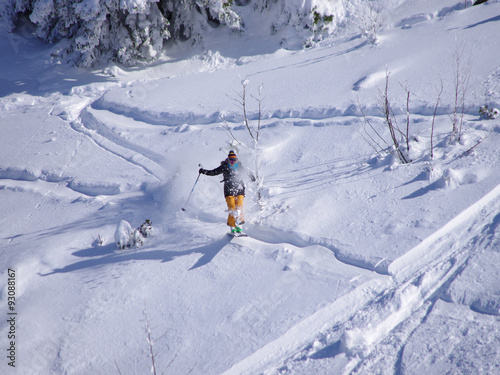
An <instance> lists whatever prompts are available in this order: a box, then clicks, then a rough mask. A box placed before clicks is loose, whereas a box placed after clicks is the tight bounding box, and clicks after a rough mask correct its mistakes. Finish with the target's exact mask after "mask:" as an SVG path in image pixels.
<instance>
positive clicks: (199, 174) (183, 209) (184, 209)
mask: <svg viewBox="0 0 500 375" xmlns="http://www.w3.org/2000/svg"><path fill="white" fill-rule="evenodd" d="M198 167H200V168H203V167H202V166H201V164H198ZM200 176H201V173H199V172H198V178H196V181H195V182H194V185H193V188H192V189H191V193H189V197H188V199H187V200H186V203H185V204H184V207H183V208H181V210H182V211H186V208H185V207H186V206H187V204H188V202H189V199H190V198H191V194H193V190H194V188H195V187H196V184H197V183H198V180H199V179H200Z"/></svg>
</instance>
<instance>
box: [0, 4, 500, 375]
mask: <svg viewBox="0 0 500 375" xmlns="http://www.w3.org/2000/svg"><path fill="white" fill-rule="evenodd" d="M396 3H398V4H399V6H397V7H394V8H392V9H391V11H390V12H389V11H388V12H385V13H384V17H385V23H384V28H383V29H382V30H381V31H380V32H379V37H378V41H377V43H376V44H372V43H370V42H367V41H366V40H364V39H363V38H361V37H360V36H359V35H358V31H356V30H354V29H349V30H348V29H346V30H343V32H342V33H341V34H342V37H339V38H335V37H332V38H330V39H329V40H325V41H323V42H322V43H320V44H319V45H317V46H315V47H314V48H310V49H305V50H286V49H283V48H280V46H279V40H280V35H275V36H273V37H268V38H267V39H266V40H265V41H261V39H262V38H263V36H262V35H253V34H249V35H246V34H242V35H240V36H238V37H235V36H234V35H233V36H229V35H228V34H227V33H225V32H224V31H221V30H218V31H214V32H213V35H211V37H210V38H208V39H207V41H206V44H205V45H204V47H203V48H202V47H200V46H198V47H196V46H195V47H194V48H195V50H194V52H186V50H185V49H184V48H186V46H182V45H180V46H176V47H175V48H174V49H172V50H171V52H169V53H168V54H166V55H165V56H163V57H162V59H161V60H160V61H159V62H158V63H156V64H153V65H151V66H141V67H137V68H134V69H124V68H120V67H118V66H113V65H110V66H108V67H106V68H104V69H102V70H101V69H100V70H96V71H92V72H85V71H75V70H71V69H69V68H67V67H65V66H63V65H61V64H54V63H50V62H49V54H50V46H46V45H43V44H40V43H39V42H38V41H36V40H35V39H33V38H32V37H31V36H30V31H29V26H28V25H26V26H25V27H23V28H21V29H19V30H17V32H16V33H14V34H6V33H5V32H2V35H3V37H2V38H0V46H1V49H2V51H3V52H2V55H1V56H0V66H1V70H0V83H1V85H0V108H1V114H0V118H1V124H2V125H1V126H2V132H1V134H2V136H1V138H0V142H1V147H0V210H1V213H2V215H1V217H0V228H1V229H0V238H1V239H2V245H1V253H0V254H1V255H0V264H1V268H0V273H1V276H0V285H1V289H2V298H1V300H0V315H1V317H2V323H0V328H1V329H0V343H1V348H2V349H3V350H4V354H5V353H6V352H8V350H7V349H9V346H10V345H11V344H10V341H11V340H10V339H8V335H9V333H12V332H13V333H15V340H14V341H15V345H14V347H15V365H16V367H15V368H12V367H10V366H9V365H8V363H9V361H10V360H9V359H8V358H6V356H4V359H3V360H2V363H1V364H0V366H2V367H1V368H2V373H6V374H11V373H12V374H89V373H92V374H120V373H121V374H145V373H149V372H150V370H151V367H152V359H151V356H150V353H151V351H150V349H151V347H152V351H153V353H154V363H155V367H156V371H157V372H158V373H166V374H188V373H190V374H222V373H225V374H259V373H266V374H277V373H286V374H340V373H345V374H347V373H359V374H375V373H376V374H421V373H423V372H426V373H429V374H441V373H453V374H455V373H467V374H472V373H477V374H496V373H499V372H500V345H499V342H500V321H499V315H500V286H499V285H498V279H499V278H500V271H499V270H498V264H500V255H499V249H500V237H499V233H500V232H499V223H500V165H499V161H500V148H499V146H498V145H499V142H500V120H499V119H493V120H486V119H481V118H480V117H479V114H478V110H479V107H480V106H481V105H484V104H488V105H489V106H490V107H493V108H494V107H500V65H499V63H498V62H499V61H500V49H499V48H498V43H497V39H498V38H497V37H496V35H497V34H498V30H499V29H500V26H499V25H500V23H499V22H500V17H499V15H500V2H499V1H494V0H490V1H489V2H488V3H486V4H483V5H481V6H477V7H470V6H469V7H468V8H467V9H463V8H464V2H463V1H458V0H443V1H440V2H436V1H431V0H425V1H419V2H417V3H418V4H415V3H416V2H414V1H411V0H409V1H399V2H391V4H392V5H393V6H394V4H396ZM437 3H439V4H437ZM469 3H470V2H469ZM380 4H384V2H383V1H380ZM469 5H470V4H469ZM259 46H260V47H259ZM191 51H193V50H191ZM457 51H465V52H464V54H463V55H462V58H461V60H460V62H461V63H463V66H465V67H470V72H469V73H467V71H466V70H461V71H460V74H461V76H462V77H463V76H466V77H467V78H469V82H468V91H467V103H466V108H467V111H466V113H465V116H464V119H465V123H464V128H463V129H464V134H463V137H462V140H461V142H455V143H450V142H449V135H450V130H451V117H452V112H453V103H454V94H455V92H454V89H453V75H454V72H455V71H456V70H455V68H454V64H455V63H456V62H457V60H456V58H455V57H454V54H455V53H456V52H457ZM469 58H470V65H469V66H467V64H466V62H467V61H468V59H469ZM386 72H389V73H390V78H389V99H390V101H391V104H392V106H393V109H394V110H395V114H396V118H397V121H398V123H399V124H400V126H401V128H404V127H406V123H405V121H406V92H405V90H404V89H403V88H402V86H406V87H407V88H408V89H409V90H410V93H411V96H410V121H411V127H410V129H411V130H410V131H411V135H412V144H411V151H410V155H411V157H412V159H413V162H412V163H410V164H406V165H402V164H400V163H399V162H398V160H397V157H395V156H394V155H390V154H388V153H386V152H379V153H376V152H375V151H374V149H373V148H372V146H371V145H370V143H371V142H370V141H369V139H368V138H367V131H368V132H369V131H370V130H369V129H367V127H366V125H365V121H364V119H363V116H362V114H361V110H362V112H363V113H365V114H366V115H367V116H368V118H369V119H370V122H371V123H372V124H374V126H376V127H377V129H378V130H379V131H380V132H381V133H383V136H384V138H385V139H387V140H388V139H389V138H388V131H387V130H386V126H385V125H384V119H383V117H382V114H381V112H380V106H379V102H380V99H381V94H380V91H381V90H383V89H384V85H385V78H386ZM244 79H248V82H249V83H248V86H247V90H248V110H249V116H250V119H251V122H252V125H254V126H255V125H256V124H257V120H256V118H257V103H256V100H255V97H256V96H258V88H259V86H260V85H261V84H263V91H262V93H263V98H264V100H263V105H264V110H263V120H262V131H261V139H260V142H259V144H258V156H259V157H258V158H257V159H256V153H255V152H254V151H253V148H252V146H251V144H252V143H251V141H250V139H249V135H248V131H247V129H246V128H245V127H244V125H243V122H242V117H241V109H240V108H238V106H237V105H236V103H235V100H234V99H238V95H239V93H240V92H241V89H242V86H241V82H242V81H243V80H244ZM440 80H442V82H443V87H444V90H443V94H442V95H441V98H440V101H439V105H438V112H437V116H436V118H435V126H436V129H435V134H434V146H435V148H434V154H435V155H434V159H431V158H430V152H429V151H430V129H431V123H432V121H433V113H434V108H435V106H436V103H437V98H438V92H439V89H440ZM358 103H361V107H362V108H359V106H358ZM223 118H224V119H225V122H224V121H223ZM228 126H229V127H230V128H231V130H232V132H233V134H234V135H235V136H236V137H237V138H238V139H239V140H240V141H241V142H243V143H245V145H246V146H248V147H245V146H243V145H241V144H236V143H235V142H234V140H233V139H232V137H231V135H230V133H229V131H228V130H227V127H228ZM230 149H236V150H237V151H238V153H239V156H240V159H241V160H242V161H243V162H244V164H245V165H246V166H248V167H250V168H252V169H256V167H258V171H259V174H260V176H261V177H262V196H263V200H262V202H261V204H262V207H261V206H259V204H258V203H257V202H256V197H257V186H256V185H255V184H252V183H251V182H250V181H249V182H248V185H247V188H248V193H247V198H246V202H245V215H246V218H247V225H246V228H245V229H246V231H247V233H248V234H249V235H250V237H249V238H239V239H237V238H230V237H229V236H227V235H226V231H227V227H226V226H225V220H226V216H227V213H226V212H225V210H226V207H225V202H224V200H223V196H222V186H221V184H220V183H219V180H220V179H219V178H218V177H208V176H202V177H201V178H200V180H199V181H198V183H197V184H196V186H195V189H194V190H193V194H192V196H191V198H190V200H189V202H188V204H187V205H186V200H187V198H188V196H189V193H190V191H191V189H192V188H193V184H194V183H195V180H196V178H197V175H198V168H199V167H198V164H202V165H203V166H204V167H205V168H215V167H216V166H218V165H219V163H220V161H221V160H223V159H224V158H225V156H226V154H227V152H228V151H229V150H230ZM182 207H185V208H186V211H185V212H183V211H181V208H182ZM144 219H151V220H152V222H153V227H154V233H153V236H152V237H150V238H148V241H147V242H146V244H145V245H144V246H143V247H140V248H132V249H126V250H118V249H117V248H116V245H115V243H114V242H115V240H114V233H115V230H116V229H117V226H118V224H119V223H120V221H121V220H126V221H127V222H129V223H130V224H131V225H132V226H133V227H136V226H138V225H140V224H141V223H142V222H143V221H144ZM99 237H100V238H102V239H103V243H102V244H101V245H99V244H98V240H99ZM9 269H10V270H14V271H15V272H14V273H15V297H16V299H15V306H14V312H15V313H17V315H15V325H11V324H10V323H9V322H8V321H7V320H8V319H9V318H10V317H12V316H13V315H8V312H9V310H8V307H9V305H8V297H9V280H8V279H9ZM10 284H11V285H12V284H13V282H12V281H11V282H10ZM11 289H12V288H11ZM12 327H13V329H14V330H15V331H12ZM148 333H149V334H150V335H149V337H150V340H148Z"/></svg>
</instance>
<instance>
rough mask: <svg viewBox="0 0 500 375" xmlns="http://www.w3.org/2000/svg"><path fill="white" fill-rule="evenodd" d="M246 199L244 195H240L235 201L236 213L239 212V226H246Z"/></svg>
mask: <svg viewBox="0 0 500 375" xmlns="http://www.w3.org/2000/svg"><path fill="white" fill-rule="evenodd" d="M244 199H245V196H244V195H238V196H237V197H236V199H235V206H236V211H237V212H238V224H240V225H241V224H244V223H245V219H244V218H243V200H244Z"/></svg>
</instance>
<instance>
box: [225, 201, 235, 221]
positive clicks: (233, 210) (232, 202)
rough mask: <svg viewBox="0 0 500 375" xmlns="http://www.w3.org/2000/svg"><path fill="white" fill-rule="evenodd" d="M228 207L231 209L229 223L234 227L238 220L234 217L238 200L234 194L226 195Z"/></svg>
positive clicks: (228, 217)
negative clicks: (236, 200)
mask: <svg viewBox="0 0 500 375" xmlns="http://www.w3.org/2000/svg"><path fill="white" fill-rule="evenodd" d="M226 203H227V209H228V211H229V215H228V216H227V225H229V226H230V227H232V228H234V227H235V226H236V222H235V219H234V213H235V212H236V202H235V198H234V196H232V195H229V196H227V197H226Z"/></svg>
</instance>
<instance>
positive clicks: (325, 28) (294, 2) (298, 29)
mask: <svg viewBox="0 0 500 375" xmlns="http://www.w3.org/2000/svg"><path fill="white" fill-rule="evenodd" d="M346 3H347V1H346V0H305V1H304V0H257V2H256V8H257V9H260V10H261V11H262V12H264V11H267V12H269V13H271V14H273V15H275V16H274V17H273V21H272V24H271V25H270V32H271V34H276V33H278V32H281V33H282V34H283V43H284V44H285V45H286V46H290V47H299V46H303V45H306V46H307V45H308V44H310V43H312V42H315V41H319V40H321V39H322V38H323V37H324V36H326V35H328V34H331V33H332V32H333V31H334V30H336V28H337V26H338V25H339V24H340V23H341V22H342V21H343V20H344V18H345V15H346V6H347V5H346Z"/></svg>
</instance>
